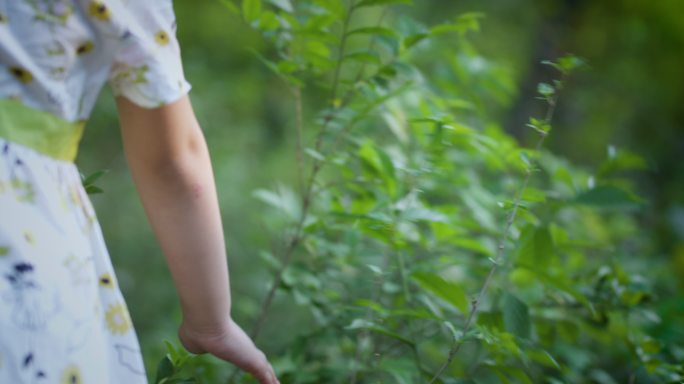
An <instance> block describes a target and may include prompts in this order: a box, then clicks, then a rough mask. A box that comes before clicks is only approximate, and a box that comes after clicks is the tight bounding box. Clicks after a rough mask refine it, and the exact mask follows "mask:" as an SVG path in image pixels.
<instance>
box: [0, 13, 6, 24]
mask: <svg viewBox="0 0 684 384" xmlns="http://www.w3.org/2000/svg"><path fill="white" fill-rule="evenodd" d="M6 21H7V16H5V15H3V14H2V13H0V23H4V22H6Z"/></svg>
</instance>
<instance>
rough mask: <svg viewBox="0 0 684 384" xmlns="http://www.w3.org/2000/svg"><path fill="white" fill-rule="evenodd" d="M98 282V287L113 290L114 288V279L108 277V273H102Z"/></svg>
mask: <svg viewBox="0 0 684 384" xmlns="http://www.w3.org/2000/svg"><path fill="white" fill-rule="evenodd" d="M99 282H100V287H104V288H113V287H114V279H113V278H112V275H110V274H109V273H103V274H102V275H100V278H99Z"/></svg>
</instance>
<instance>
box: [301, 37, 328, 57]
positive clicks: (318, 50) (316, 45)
mask: <svg viewBox="0 0 684 384" xmlns="http://www.w3.org/2000/svg"><path fill="white" fill-rule="evenodd" d="M306 52H307V53H309V54H312V55H316V56H319V57H324V58H329V57H330V48H328V46H327V45H325V44H324V43H322V42H320V41H315V40H311V41H307V43H306Z"/></svg>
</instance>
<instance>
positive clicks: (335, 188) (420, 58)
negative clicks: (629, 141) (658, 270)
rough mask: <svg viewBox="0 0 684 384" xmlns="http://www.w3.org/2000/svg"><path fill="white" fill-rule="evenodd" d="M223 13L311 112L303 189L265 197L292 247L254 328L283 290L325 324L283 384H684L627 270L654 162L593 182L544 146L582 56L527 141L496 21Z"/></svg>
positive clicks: (606, 169)
mask: <svg viewBox="0 0 684 384" xmlns="http://www.w3.org/2000/svg"><path fill="white" fill-rule="evenodd" d="M223 3H224V4H225V5H226V7H227V9H229V10H230V11H231V12H233V13H235V14H239V15H241V16H242V18H243V20H244V21H245V22H247V23H248V24H249V25H251V26H252V27H253V28H255V29H256V30H258V31H260V32H261V33H262V35H263V37H264V39H265V40H266V41H268V42H269V44H270V46H271V47H272V52H269V53H267V54H265V53H262V52H254V53H255V55H256V57H257V58H258V59H259V60H260V61H261V62H262V63H263V64H264V65H265V66H266V67H267V68H269V69H270V70H271V71H272V73H273V74H274V76H277V77H278V78H280V79H281V80H282V84H283V86H284V87H287V89H289V91H290V92H291V95H292V104H293V106H292V107H293V109H294V111H295V116H296V125H295V127H296V130H295V132H294V134H295V135H296V136H297V145H298V151H297V159H296V164H297V167H298V170H299V177H298V179H297V180H295V181H289V182H288V181H281V182H282V185H281V186H279V187H278V188H275V189H272V190H269V189H260V190H258V191H255V193H254V196H255V198H257V199H259V200H261V201H263V202H264V203H265V206H266V207H267V208H266V209H267V211H266V212H267V214H268V215H270V217H278V218H279V220H271V221H269V222H271V223H272V224H271V225H272V228H270V229H271V230H272V231H273V233H274V234H275V233H284V236H283V238H282V245H281V246H280V247H278V249H279V251H277V252H269V251H264V252H262V255H263V258H264V261H265V262H267V264H268V265H269V266H270V267H271V268H272V270H273V280H272V282H271V285H270V288H269V290H268V292H267V294H266V297H265V299H264V301H263V303H262V306H261V311H260V313H259V316H258V318H257V319H256V320H255V323H254V324H255V327H254V328H253V329H252V332H251V335H252V336H253V337H254V338H258V337H259V335H260V334H261V331H262V330H263V329H264V327H265V326H267V319H268V318H269V316H270V315H272V314H273V312H272V311H273V306H272V304H273V302H274V300H276V299H277V297H278V295H282V294H286V295H289V296H291V298H292V300H293V301H294V302H295V303H297V305H298V306H299V308H300V309H302V310H306V311H308V312H309V313H310V319H311V320H310V322H309V323H308V324H306V326H305V327H302V328H301V330H300V331H298V332H294V333H293V335H292V339H291V341H290V343H289V344H288V346H287V347H286V348H284V349H283V350H282V351H280V352H279V353H276V354H274V355H273V356H278V357H277V358H276V359H275V365H276V370H277V371H278V373H279V374H280V377H281V381H282V382H283V383H342V382H346V383H365V382H369V383H370V382H397V383H414V382H431V383H437V382H439V383H464V382H475V381H476V382H478V383H490V382H491V383H501V382H503V383H509V382H511V383H517V382H523V383H532V382H549V383H560V382H598V383H613V382H663V381H665V382H678V381H680V380H682V374H683V372H682V367H681V366H679V365H676V364H674V363H673V361H674V360H673V358H672V357H673V356H674V353H673V352H672V351H673V350H672V349H671V348H672V347H673V346H669V345H667V343H665V342H663V341H660V340H655V339H654V338H652V337H651V336H649V334H648V332H647V331H648V327H649V326H650V325H652V324H654V323H655V322H657V316H656V315H655V313H654V312H653V310H652V308H650V306H649V304H650V302H651V301H652V298H653V294H654V293H653V289H652V286H653V283H652V282H651V281H650V280H649V278H648V276H645V275H644V271H640V270H638V269H633V268H632V265H631V264H630V263H629V260H630V256H631V255H633V254H635V253H639V252H643V246H644V245H643V244H642V243H640V242H639V237H638V236H635V235H636V234H637V233H638V231H639V228H638V223H637V221H636V216H635V214H636V213H637V212H638V211H639V210H641V209H643V207H644V206H645V202H644V201H643V200H642V199H640V198H639V197H638V196H637V194H636V193H635V191H634V190H633V186H632V185H631V182H630V180H629V179H628V178H627V177H625V176H624V171H629V170H639V169H643V167H644V162H643V160H641V159H639V158H638V157H637V156H636V155H634V154H631V153H629V152H627V151H623V150H620V151H618V150H616V149H614V148H613V149H611V150H610V151H609V156H608V159H607V160H606V161H605V162H604V163H603V164H601V165H599V166H598V168H597V169H596V170H593V171H588V170H584V169H581V168H579V167H576V166H573V165H572V164H569V162H568V161H566V160H564V159H562V158H559V157H557V156H555V155H554V154H552V153H549V152H548V151H545V150H544V149H543V146H542V144H543V142H544V140H545V138H546V137H547V135H549V134H552V132H553V131H552V117H553V115H554V111H555V110H556V108H557V105H558V98H559V95H560V93H561V91H562V90H563V88H564V87H565V86H566V83H567V77H568V76H569V75H570V74H571V72H573V71H575V70H576V69H578V68H579V67H581V66H582V64H583V63H582V60H580V59H578V58H576V57H574V56H571V55H568V56H564V57H561V58H559V59H558V60H555V61H547V62H545V64H548V66H549V68H551V69H553V70H554V71H556V73H557V74H558V75H559V78H558V79H556V80H551V81H549V82H547V83H541V84H539V87H538V97H539V99H540V100H541V102H542V103H543V104H544V105H545V106H546V112H545V114H544V115H543V116H542V117H540V118H531V119H530V121H529V124H528V127H529V128H530V129H532V130H533V131H534V132H536V133H537V134H538V137H539V139H538V143H537V145H536V146H535V147H534V149H528V148H524V147H522V146H521V145H520V144H519V143H518V142H517V141H516V140H515V139H513V138H512V137H510V136H509V135H508V134H506V133H505V132H504V130H503V129H502V128H501V126H500V125H499V123H498V122H497V120H496V118H495V116H492V114H491V113H490V111H491V110H492V108H495V107H496V106H497V105H501V104H502V103H504V102H505V101H506V100H507V99H508V98H510V95H511V93H512V92H513V90H514V87H513V85H512V80H511V78H510V75H509V74H508V72H507V71H506V69H505V68H501V67H500V66H498V65H497V64H496V63H493V62H490V61H488V60H487V59H486V58H485V57H483V56H482V55H481V54H480V53H479V52H478V51H477V49H476V48H475V47H474V46H473V45H472V43H471V41H470V35H471V34H472V33H473V32H476V31H477V30H478V29H479V26H480V24H479V23H480V20H481V18H482V15H481V14H476V13H470V14H464V15H460V16H458V17H456V18H455V19H453V20H451V21H448V22H445V23H443V24H440V25H436V26H432V27H427V26H424V25H421V24H420V23H419V22H418V21H417V20H415V19H414V18H412V17H411V16H409V12H406V11H405V10H406V9H408V8H407V7H408V6H409V5H410V3H411V2H410V1H407V0H356V1H347V2H344V1H341V0H307V1H298V2H296V4H293V3H291V2H290V1H289V0H271V1H269V2H263V3H262V2H261V1H259V0H243V1H242V2H241V3H240V4H239V5H238V4H236V3H232V2H229V1H227V0H226V1H223ZM436 42H440V44H436ZM445 46H448V47H450V49H449V50H445V49H443V48H444V47H445ZM320 95H325V96H324V97H320ZM305 111H306V114H305V113H304V112H305ZM456 356H458V358H456ZM180 360H182V358H174V357H172V356H171V357H169V356H167V357H165V358H164V360H162V362H161V363H160V368H159V369H160V372H161V373H160V377H162V379H161V380H162V381H160V382H164V381H163V380H172V378H174V379H173V380H176V379H175V377H176V376H179V374H178V369H177V367H179V366H183V361H180ZM179 377H180V376H179ZM237 379H238V376H237V374H233V376H232V377H231V379H230V380H231V381H235V380H237ZM195 380H199V378H196V379H195ZM168 382H171V381H168ZM174 382H175V381H174Z"/></svg>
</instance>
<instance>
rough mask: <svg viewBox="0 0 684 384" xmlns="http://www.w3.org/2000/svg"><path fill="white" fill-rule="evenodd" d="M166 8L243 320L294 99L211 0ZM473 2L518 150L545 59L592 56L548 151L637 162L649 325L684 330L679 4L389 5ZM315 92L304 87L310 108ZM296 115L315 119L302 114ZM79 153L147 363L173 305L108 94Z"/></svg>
mask: <svg viewBox="0 0 684 384" xmlns="http://www.w3.org/2000/svg"><path fill="white" fill-rule="evenodd" d="M295 3H296V1H295ZM175 8H176V15H177V21H178V38H179V40H180V43H181V47H182V52H183V61H184V65H185V73H186V76H187V78H188V80H189V82H190V83H191V84H192V85H193V89H192V91H191V93H190V95H191V98H192V101H193V105H194V107H195V111H196V114H197V117H198V119H199V121H200V123H201V125H202V128H203V129H204V131H205V134H206V137H207V141H208V143H209V146H210V150H211V153H212V158H213V162H214V167H215V168H214V172H215V174H216V180H217V184H218V185H217V186H218V191H219V195H220V200H221V201H220V203H221V207H222V215H223V221H224V226H225V232H226V238H227V246H228V254H229V262H230V266H231V272H232V273H231V276H232V286H233V300H234V316H235V317H236V318H237V320H238V322H240V323H243V324H245V325H246V326H247V328H249V322H250V321H253V319H254V316H255V314H256V313H257V312H258V308H259V306H260V302H261V300H263V296H264V294H265V291H266V289H267V284H268V282H269V274H268V273H267V271H266V267H265V265H264V262H263V261H262V259H260V258H259V257H258V252H259V250H260V249H269V248H270V247H271V245H272V241H273V239H272V238H271V236H269V233H268V232H267V231H265V230H264V228H265V223H264V220H266V219H267V218H266V217H265V216H264V215H261V212H262V210H261V209H260V206H261V203H260V202H259V201H257V200H256V199H255V198H254V197H253V196H252V192H253V191H254V190H255V189H258V188H271V187H274V186H276V185H278V184H279V183H283V184H293V183H294V181H295V179H296V175H295V168H296V157H295V152H294V149H295V145H296V144H295V140H294V137H295V136H294V129H295V125H294V124H295V113H294V112H295V111H294V106H293V103H292V97H291V94H290V93H289V91H288V90H287V89H286V88H285V87H284V86H283V84H282V82H280V81H279V80H278V79H277V78H276V77H275V76H274V75H273V74H272V72H270V71H269V70H268V69H267V68H265V67H264V65H263V64H262V63H261V62H260V61H259V60H258V59H257V58H256V57H255V55H254V54H253V53H252V51H257V52H261V53H263V54H264V55H266V56H268V51H269V49H270V48H269V47H268V45H267V44H266V43H265V41H264V40H263V39H262V38H261V36H260V35H259V34H258V33H257V32H255V31H253V30H252V29H251V28H250V27H249V26H248V25H246V24H245V23H244V22H243V21H242V20H241V19H240V17H239V16H236V15H234V14H232V13H230V12H229V11H228V10H227V9H226V7H225V6H224V5H222V4H221V2H220V1H214V0H204V1H193V2H188V1H185V2H181V1H177V2H176V4H175ZM473 11H474V12H482V13H484V15H485V18H484V20H483V21H482V29H481V31H480V32H479V33H477V34H475V35H473V36H472V40H473V42H474V45H475V46H476V47H477V49H478V50H479V51H480V52H481V53H482V62H481V63H479V65H482V66H489V67H492V68H498V69H500V70H501V71H506V72H507V73H508V75H509V78H510V79H512V80H511V82H510V84H508V88H509V89H507V90H506V92H501V94H500V100H499V101H500V103H499V105H498V106H497V107H493V108H492V110H491V111H490V113H491V116H494V117H495V119H496V120H498V121H500V123H501V125H502V126H503V127H505V129H506V131H507V132H509V133H510V134H512V135H513V136H515V137H516V138H518V139H519V140H520V141H521V142H522V143H525V144H526V145H529V144H530V143H531V140H532V138H531V137H528V134H530V133H531V131H530V130H525V129H524V125H525V123H526V121H527V119H528V116H530V115H533V114H534V113H535V112H536V110H535V108H536V107H535V106H536V105H537V104H538V103H535V100H534V98H535V95H536V85H537V83H539V82H540V81H548V70H547V69H546V68H545V67H544V66H542V65H541V64H540V62H541V61H542V60H544V59H549V58H551V59H553V58H556V57H559V56H561V55H563V54H565V53H573V54H575V55H577V56H580V57H582V58H584V59H585V60H586V61H587V63H588V64H589V65H588V68H587V69H586V70H584V71H583V72H581V73H579V74H578V75H576V76H574V78H573V79H572V81H571V82H570V83H569V84H568V88H567V90H566V91H565V92H564V93H563V95H562V100H561V102H560V106H559V109H558V111H557V115H556V116H557V117H556V120H555V121H556V123H555V126H554V131H553V134H552V135H551V136H550V142H549V144H548V145H549V148H550V150H551V151H552V152H554V153H556V154H558V155H559V156H562V157H566V158H568V159H570V160H571V161H572V162H573V163H575V164H580V165H586V166H596V164H598V163H600V162H601V161H602V160H604V159H605V158H606V157H607V154H608V151H609V150H610V149H609V148H610V147H611V146H615V147H619V148H622V149H627V150H629V151H631V152H634V153H636V154H639V155H641V156H643V157H644V158H645V159H646V162H647V164H646V167H645V168H644V169H643V170H642V171H640V172H635V173H634V174H633V175H632V176H633V178H634V180H636V182H637V183H638V190H639V191H640V192H641V195H642V196H644V197H646V198H647V199H648V200H649V202H650V203H649V207H648V209H646V210H644V211H643V212H642V214H641V217H640V222H641V226H642V228H643V231H644V232H646V234H647V235H646V237H647V238H648V239H649V241H650V250H649V252H648V254H647V255H643V257H647V258H652V259H653V264H652V265H653V268H655V269H657V271H654V274H655V275H656V276H658V277H657V278H656V279H655V280H656V281H657V282H658V283H659V284H661V285H662V289H661V290H660V291H661V292H667V293H668V295H667V296H665V297H661V298H659V303H660V304H659V306H660V310H659V314H660V315H661V316H662V317H664V320H665V321H663V322H662V324H663V327H662V329H659V330H657V332H660V333H661V334H662V335H669V336H668V337H670V338H675V339H676V338H679V339H680V340H684V327H679V326H678V325H684V319H683V318H682V317H683V315H682V314H683V313H684V294H683V293H682V292H684V290H683V288H684V161H682V158H683V157H684V2H682V1H681V0H659V1H649V0H621V1H617V0H606V1H590V0H517V1H513V0H496V1H494V0H477V1H474V0H473V1H469V0H461V1H453V0H422V1H417V2H416V4H414V5H413V6H411V7H409V6H398V7H396V8H393V11H392V12H394V13H396V15H395V16H396V17H397V18H398V19H400V16H401V13H402V12H410V13H411V15H412V16H413V17H415V18H417V19H418V20H421V21H422V22H424V23H425V24H427V25H432V24H436V23H440V22H443V21H446V20H449V19H453V18H454V17H456V16H457V15H459V14H461V13H463V12H473ZM448 48H449V47H445V49H448ZM428 59H429V58H428ZM319 97H320V95H317V94H316V90H315V89H313V90H307V89H305V94H304V98H305V102H304V105H305V106H306V105H307V101H306V100H311V101H313V100H316V99H317V98H319ZM304 115H305V117H307V116H308V117H310V116H309V115H307V111H306V109H305V110H304ZM78 163H79V166H80V167H81V170H82V172H83V173H84V174H89V173H92V172H94V171H97V170H100V169H107V170H109V173H108V174H107V175H106V176H104V177H103V178H102V179H101V181H99V182H98V185H99V186H100V187H102V188H103V189H104V191H105V193H104V194H100V195H95V196H93V202H94V204H95V206H96V210H97V212H98V216H99V219H100V222H101V225H102V228H103V231H104V234H105V238H106V241H107V244H108V246H109V249H110V253H111V256H112V260H113V263H114V265H115V267H116V271H117V275H118V278H119V281H120V285H121V288H122V290H123V292H124V295H125V296H126V299H127V302H128V305H129V308H130V311H131V315H132V318H133V321H134V323H135V327H136V329H137V332H138V335H139V338H140V341H141V343H142V346H143V349H144V355H145V359H146V364H147V366H148V371H149V372H150V373H151V374H153V372H154V370H155V367H156V364H157V362H158V361H159V359H160V358H161V357H162V356H163V354H164V346H163V340H164V339H169V340H175V332H176V327H177V325H178V322H179V319H180V313H179V306H178V303H177V300H176V296H175V291H174V288H173V285H172V284H171V280H170V277H169V275H168V272H167V269H166V267H165V264H164V261H163V257H162V255H161V253H160V250H159V247H158V245H157V243H156V241H155V240H154V237H153V234H152V232H151V229H150V227H149V225H148V223H147V220H146V218H145V216H144V214H143V210H142V207H141V204H140V202H139V200H138V198H137V195H136V193H135V190H134V186H133V184H132V181H131V178H130V175H129V172H128V170H127V168H126V163H125V159H124V156H123V152H122V147H121V140H120V135H119V130H118V121H117V115H116V109H115V106H114V102H113V98H112V96H111V94H110V93H109V92H105V93H104V94H103V96H102V97H101V99H100V101H99V104H98V106H97V108H96V110H95V111H94V113H93V117H92V119H91V120H90V122H89V124H88V129H87V130H86V135H85V138H84V142H83V145H82V147H81V152H80V155H79V159H78ZM281 296H282V295H281ZM272 313H273V314H274V316H277V318H275V317H271V318H269V320H268V323H267V326H266V329H265V332H264V334H263V335H262V336H263V337H262V338H261V339H260V341H259V342H258V344H260V345H261V346H262V347H263V348H264V349H265V350H266V351H267V352H277V351H278V350H279V349H281V348H282V346H283V343H286V342H287V335H284V334H283V332H282V331H283V329H288V327H296V326H297V322H298V318H299V315H298V314H297V310H296V306H295V305H294V304H293V303H291V302H289V301H288V299H286V298H283V297H280V298H279V299H278V300H277V301H276V308H275V310H274V311H272ZM285 333H286V332H285Z"/></svg>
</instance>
